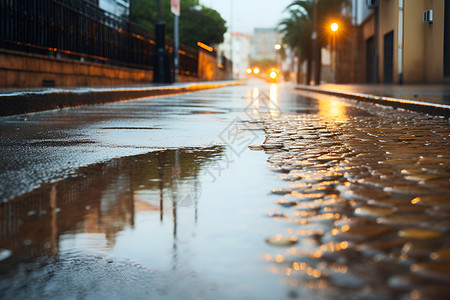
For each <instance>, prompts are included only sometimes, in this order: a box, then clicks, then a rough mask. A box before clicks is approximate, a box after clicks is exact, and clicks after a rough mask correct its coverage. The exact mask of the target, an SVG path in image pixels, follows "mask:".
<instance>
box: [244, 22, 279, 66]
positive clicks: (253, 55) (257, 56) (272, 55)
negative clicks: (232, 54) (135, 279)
mask: <svg viewBox="0 0 450 300" xmlns="http://www.w3.org/2000/svg"><path fill="white" fill-rule="evenodd" d="M281 38H282V35H281V34H280V33H279V32H278V31H277V30H276V29H275V28H255V32H254V33H253V35H252V38H251V47H250V59H251V60H263V59H271V60H276V50H275V45H276V44H281Z"/></svg>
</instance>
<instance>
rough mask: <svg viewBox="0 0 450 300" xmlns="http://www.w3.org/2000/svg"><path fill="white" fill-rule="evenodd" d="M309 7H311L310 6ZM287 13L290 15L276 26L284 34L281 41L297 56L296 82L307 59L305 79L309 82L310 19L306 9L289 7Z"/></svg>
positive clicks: (298, 81)
mask: <svg viewBox="0 0 450 300" xmlns="http://www.w3.org/2000/svg"><path fill="white" fill-rule="evenodd" d="M310 8H311V9H312V6H311V7H310ZM308 9H309V8H308ZM289 13H290V17H289V18H286V19H283V20H282V21H281V22H280V23H279V25H278V28H279V31H280V32H281V33H283V34H284V36H283V43H286V44H287V45H288V46H289V48H291V49H292V51H293V52H294V54H295V56H297V58H298V70H297V83H300V71H301V65H302V63H303V62H304V61H307V71H306V74H307V75H306V78H307V80H306V81H307V84H309V82H310V79H311V62H312V57H311V53H312V52H311V47H310V40H311V33H312V20H310V14H309V13H308V10H304V9H303V10H302V9H291V10H289Z"/></svg>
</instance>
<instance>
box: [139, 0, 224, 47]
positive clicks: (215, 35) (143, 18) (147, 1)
mask: <svg viewBox="0 0 450 300" xmlns="http://www.w3.org/2000/svg"><path fill="white" fill-rule="evenodd" d="M162 3H163V20H164V22H165V23H166V33H167V36H168V37H169V38H171V39H173V19H174V17H173V14H172V13H171V12H170V0H163V1H162ZM196 3H197V1H196V0H181V4H180V6H181V7H180V9H181V10H180V19H179V30H180V31H179V32H180V43H182V44H185V45H187V46H195V45H196V44H197V42H198V41H201V42H203V43H205V44H207V45H212V46H214V45H218V44H220V43H222V42H223V35H224V33H225V32H226V30H227V28H226V26H225V23H226V22H225V20H224V19H222V17H221V16H220V14H219V13H218V12H217V11H215V10H214V9H211V8H208V7H205V6H200V7H201V9H199V8H200V7H199V6H196ZM131 19H132V21H133V22H135V23H137V24H139V25H141V26H143V27H145V28H147V29H148V30H149V31H151V32H154V30H155V25H154V24H155V23H156V21H157V20H158V5H157V0H132V6H131Z"/></svg>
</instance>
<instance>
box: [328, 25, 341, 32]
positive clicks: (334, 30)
mask: <svg viewBox="0 0 450 300" xmlns="http://www.w3.org/2000/svg"><path fill="white" fill-rule="evenodd" d="M330 27H331V31H333V32H336V31H337V30H338V29H339V25H338V24H337V23H333V24H331V26H330Z"/></svg>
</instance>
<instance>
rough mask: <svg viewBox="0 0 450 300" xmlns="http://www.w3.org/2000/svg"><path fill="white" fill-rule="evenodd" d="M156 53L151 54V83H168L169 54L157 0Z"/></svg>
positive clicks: (159, 0)
mask: <svg viewBox="0 0 450 300" xmlns="http://www.w3.org/2000/svg"><path fill="white" fill-rule="evenodd" d="M155 39H156V53H154V54H153V82H154V83H170V82H171V80H170V67H169V54H168V53H167V51H166V24H165V23H164V21H163V9H162V0H158V21H157V22H156V24H155Z"/></svg>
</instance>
